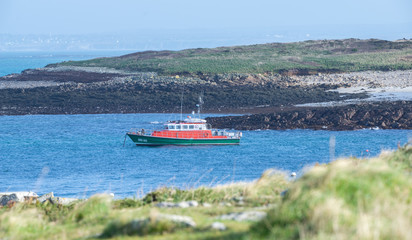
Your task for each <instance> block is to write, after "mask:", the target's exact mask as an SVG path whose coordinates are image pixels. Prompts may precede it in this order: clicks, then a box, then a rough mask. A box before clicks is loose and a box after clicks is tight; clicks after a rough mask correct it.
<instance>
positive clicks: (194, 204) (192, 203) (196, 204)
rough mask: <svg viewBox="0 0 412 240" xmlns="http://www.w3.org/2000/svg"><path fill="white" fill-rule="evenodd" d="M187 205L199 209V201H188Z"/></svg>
mask: <svg viewBox="0 0 412 240" xmlns="http://www.w3.org/2000/svg"><path fill="white" fill-rule="evenodd" d="M187 203H188V204H189V206H190V207H197V206H199V203H198V202H197V201H194V200H192V201H187Z"/></svg>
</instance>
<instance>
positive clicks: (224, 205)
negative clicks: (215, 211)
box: [219, 202, 232, 207]
mask: <svg viewBox="0 0 412 240" xmlns="http://www.w3.org/2000/svg"><path fill="white" fill-rule="evenodd" d="M219 206H222V207H231V206H232V204H231V203H228V202H220V203H219Z"/></svg>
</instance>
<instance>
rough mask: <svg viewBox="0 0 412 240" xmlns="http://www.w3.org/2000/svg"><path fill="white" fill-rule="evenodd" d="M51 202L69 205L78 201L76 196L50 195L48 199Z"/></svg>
mask: <svg viewBox="0 0 412 240" xmlns="http://www.w3.org/2000/svg"><path fill="white" fill-rule="evenodd" d="M49 200H50V202H51V203H52V204H55V205H64V206H65V205H70V204H71V203H73V202H76V201H78V200H79V199H77V198H63V197H52V198H50V199H49Z"/></svg>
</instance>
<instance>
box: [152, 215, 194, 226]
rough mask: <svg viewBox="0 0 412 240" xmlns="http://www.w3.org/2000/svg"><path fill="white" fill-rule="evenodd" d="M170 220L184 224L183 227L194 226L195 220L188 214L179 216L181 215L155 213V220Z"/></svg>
mask: <svg viewBox="0 0 412 240" xmlns="http://www.w3.org/2000/svg"><path fill="white" fill-rule="evenodd" d="M163 220H167V221H171V222H173V223H175V224H178V225H181V226H184V227H196V223H195V221H193V218H191V217H188V216H181V215H173V214H162V213H159V214H157V215H156V221H163Z"/></svg>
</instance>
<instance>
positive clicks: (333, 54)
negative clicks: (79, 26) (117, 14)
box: [58, 39, 412, 75]
mask: <svg viewBox="0 0 412 240" xmlns="http://www.w3.org/2000/svg"><path fill="white" fill-rule="evenodd" d="M411 56H412V41H406V42H390V41H384V40H376V39H370V40H358V39H346V40H323V41H305V42H297V43H273V44H259V45H250V46H236V47H221V48H214V49H187V50H182V51H160V52H154V51H152V52H142V53H135V54H130V55H126V56H123V57H114V58H99V59H93V60H88V61H76V62H73V61H69V62H64V63H60V64H58V65H73V66H98V67H109V68H116V69H123V70H128V71H143V72H158V73H161V74H169V75H173V74H199V73H202V74H216V73H266V72H282V71H288V70H294V69H298V70H301V71H306V72H308V71H309V72H310V71H313V72H316V71H326V72H348V71H365V70H384V71H387V70H404V69H412V60H411Z"/></svg>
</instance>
